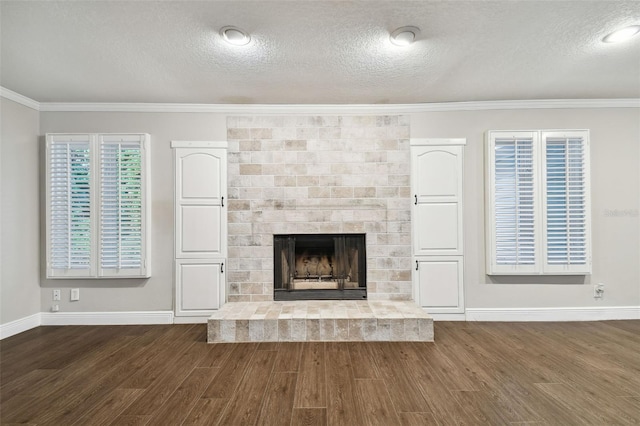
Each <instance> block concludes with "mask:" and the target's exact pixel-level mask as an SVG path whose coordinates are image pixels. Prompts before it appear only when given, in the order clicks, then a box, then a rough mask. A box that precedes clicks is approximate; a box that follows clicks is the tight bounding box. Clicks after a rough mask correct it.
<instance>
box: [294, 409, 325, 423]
mask: <svg viewBox="0 0 640 426" xmlns="http://www.w3.org/2000/svg"><path fill="white" fill-rule="evenodd" d="M326 424H327V409H326V408H294V409H293V413H292V415H291V426H326Z"/></svg>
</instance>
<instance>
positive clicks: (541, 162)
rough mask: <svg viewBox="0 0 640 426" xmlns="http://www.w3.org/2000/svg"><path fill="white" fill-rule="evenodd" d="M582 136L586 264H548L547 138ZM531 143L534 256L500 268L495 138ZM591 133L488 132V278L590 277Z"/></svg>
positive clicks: (582, 130) (486, 140) (542, 131)
mask: <svg viewBox="0 0 640 426" xmlns="http://www.w3.org/2000/svg"><path fill="white" fill-rule="evenodd" d="M576 136H579V137H582V138H583V139H584V146H585V148H584V163H583V164H584V170H583V171H584V176H585V183H584V184H585V203H584V204H585V213H586V217H585V232H586V238H585V240H586V257H587V261H586V264H585V265H549V264H547V261H546V258H547V244H546V242H547V213H546V202H547V193H546V192H547V191H546V183H547V177H546V149H547V142H546V141H547V138H549V137H576ZM524 137H528V138H531V139H532V140H533V147H532V150H533V153H532V161H533V193H534V209H533V211H534V247H535V250H534V253H535V262H534V264H533V265H517V264H515V265H499V264H497V259H496V257H497V256H496V221H495V220H494V219H495V214H496V205H495V203H494V200H495V195H496V188H495V172H496V170H495V141H496V139H497V138H524ZM589 151H590V134H589V130H586V129H575V130H574V129H571V130H515V131H509V130H504V131H502V130H490V131H487V132H486V138H485V215H486V216H485V241H486V254H485V256H486V274H487V275H590V274H591V267H592V262H591V249H592V241H591V239H592V237H591V196H590V190H591V187H590V168H591V166H590V156H589Z"/></svg>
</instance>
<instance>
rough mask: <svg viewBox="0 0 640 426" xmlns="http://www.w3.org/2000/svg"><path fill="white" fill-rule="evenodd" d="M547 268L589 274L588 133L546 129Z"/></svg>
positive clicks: (545, 250) (546, 270)
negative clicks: (549, 130) (547, 130)
mask: <svg viewBox="0 0 640 426" xmlns="http://www.w3.org/2000/svg"><path fill="white" fill-rule="evenodd" d="M542 144H543V148H544V159H545V160H544V168H545V175H544V178H545V183H546V187H545V192H544V198H543V199H544V204H545V208H546V215H545V224H544V229H545V237H546V241H545V245H544V257H545V262H544V269H545V272H551V273H589V271H590V269H591V268H590V264H591V259H590V247H589V237H588V236H589V229H590V223H589V216H590V215H589V210H590V206H589V197H588V186H587V184H588V181H589V179H588V167H587V160H588V158H587V156H588V149H587V144H588V138H587V133H586V132H569V133H568V132H543V133H542Z"/></svg>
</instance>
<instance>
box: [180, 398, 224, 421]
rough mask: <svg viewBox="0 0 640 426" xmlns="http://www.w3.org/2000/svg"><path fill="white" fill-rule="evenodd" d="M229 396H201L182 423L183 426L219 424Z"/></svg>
mask: <svg viewBox="0 0 640 426" xmlns="http://www.w3.org/2000/svg"><path fill="white" fill-rule="evenodd" d="M227 404H229V399H228V398H200V399H198V400H197V401H196V403H195V404H194V406H193V408H192V410H191V412H190V413H189V415H188V416H187V418H186V419H185V420H184V422H183V423H182V425H183V426H195V425H198V426H208V425H215V424H218V421H219V420H220V417H222V413H223V412H224V409H225V407H226V406H227Z"/></svg>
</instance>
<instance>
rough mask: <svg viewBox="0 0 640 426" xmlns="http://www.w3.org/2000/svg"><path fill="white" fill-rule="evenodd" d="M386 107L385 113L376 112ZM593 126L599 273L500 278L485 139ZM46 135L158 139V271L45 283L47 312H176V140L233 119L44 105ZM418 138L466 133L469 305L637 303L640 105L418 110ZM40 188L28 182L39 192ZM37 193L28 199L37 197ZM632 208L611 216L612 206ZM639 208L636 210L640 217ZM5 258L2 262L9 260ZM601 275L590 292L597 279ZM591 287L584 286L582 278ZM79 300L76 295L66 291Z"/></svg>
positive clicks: (414, 128) (220, 131) (213, 131)
mask: <svg viewBox="0 0 640 426" xmlns="http://www.w3.org/2000/svg"><path fill="white" fill-rule="evenodd" d="M376 113H378V114H383V111H376ZM538 128H586V129H591V144H592V148H591V158H592V190H593V192H592V204H593V255H594V264H593V275H592V276H590V277H587V278H586V279H582V278H575V277H547V278H540V277H530V278H526V277H520V278H517V277H503V278H493V279H492V278H490V277H487V276H486V275H485V274H484V264H485V260H484V201H483V200H484V186H483V176H484V174H483V173H484V172H483V170H484V169H483V167H484V159H483V154H484V151H483V144H484V142H483V141H484V133H485V132H486V131H487V130H489V129H496V130H497V129H538ZM47 132H147V133H150V134H151V137H152V184H153V196H152V201H153V210H152V215H153V276H152V278H150V279H149V280H102V281H87V280H77V281H73V280H43V281H42V287H43V288H42V298H41V300H42V310H43V311H47V310H48V309H49V308H50V306H51V303H52V302H51V289H52V288H62V289H64V291H63V299H64V300H63V301H62V303H61V304H60V309H61V311H85V312H86V311H145V310H170V309H172V300H173V266H172V259H173V257H172V248H173V222H172V219H173V210H172V198H173V180H172V162H171V155H172V154H171V149H170V147H169V143H170V141H171V140H225V139H226V116H225V115H223V114H215V113H89V112H84V113H80V112H78V113H58V112H55V113H54V112H43V113H42V114H41V118H40V135H41V136H43V135H44V134H45V133H47ZM411 137H416V138H449V137H465V138H467V147H466V151H465V194H464V195H465V217H464V220H465V238H466V241H465V297H466V306H467V308H508V307H513V308H526V307H588V306H630V305H635V306H638V305H640V266H639V265H640V248H639V241H640V218H639V217H638V215H637V211H638V208H639V204H640V175H639V172H638V169H639V166H640V146H639V141H640V112H639V111H638V109H630V108H621V109H575V110H563V109H557V110H555V109H533V110H507V111H498V110H496V111H467V112H430V113H420V114H413V115H412V117H411ZM35 189H36V188H35V187H34V188H31V190H35ZM31 190H30V191H29V193H28V196H32V197H33V194H32V193H31ZM612 210H619V211H630V212H631V214H629V215H626V216H618V217H616V216H607V215H606V212H607V211H612ZM633 211H635V212H636V213H635V215H634V214H633ZM3 263H4V262H3ZM596 282H604V283H605V286H606V287H605V297H604V299H603V300H601V301H596V300H594V298H593V289H592V286H591V285H589V284H590V283H596ZM585 283H586V284H587V285H584V284H585ZM72 287H80V288H81V290H80V294H81V297H80V301H79V302H69V301H68V299H69V291H68V289H69V288H72Z"/></svg>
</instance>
